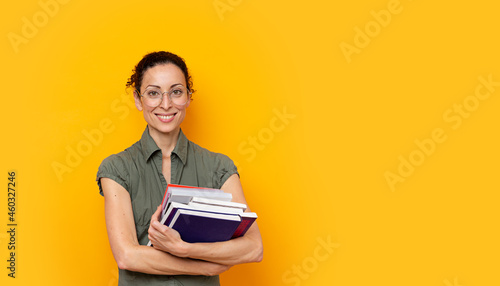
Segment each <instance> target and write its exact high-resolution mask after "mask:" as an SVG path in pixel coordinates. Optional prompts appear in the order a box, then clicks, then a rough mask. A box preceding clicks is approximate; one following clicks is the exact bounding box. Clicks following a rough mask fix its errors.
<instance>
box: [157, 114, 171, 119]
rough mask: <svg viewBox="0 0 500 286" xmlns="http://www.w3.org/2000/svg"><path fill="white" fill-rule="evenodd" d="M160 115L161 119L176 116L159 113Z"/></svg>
mask: <svg viewBox="0 0 500 286" xmlns="http://www.w3.org/2000/svg"><path fill="white" fill-rule="evenodd" d="M158 117H160V119H164V120H167V119H170V118H172V117H174V115H173V114H172V115H158Z"/></svg>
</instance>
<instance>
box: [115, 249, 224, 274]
mask: <svg viewBox="0 0 500 286" xmlns="http://www.w3.org/2000/svg"><path fill="white" fill-rule="evenodd" d="M116 258H117V259H116V260H117V263H118V267H119V268H121V269H126V270H130V271H135V272H142V273H147V274H157V275H182V274H184V275H205V276H212V275H217V274H220V273H222V272H224V271H225V270H227V269H228V267H227V266H225V265H220V264H217V263H212V262H207V261H200V260H194V259H190V258H180V257H177V256H174V255H171V254H169V253H165V252H163V251H159V250H157V249H154V248H153V247H149V246H144V245H135V246H130V247H128V249H127V250H125V251H123V253H122V254H121V255H120V257H116Z"/></svg>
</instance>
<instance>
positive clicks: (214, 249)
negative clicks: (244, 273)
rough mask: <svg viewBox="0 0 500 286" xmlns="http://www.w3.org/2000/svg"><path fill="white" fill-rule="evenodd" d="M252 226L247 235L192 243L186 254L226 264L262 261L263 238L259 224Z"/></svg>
mask: <svg viewBox="0 0 500 286" xmlns="http://www.w3.org/2000/svg"><path fill="white" fill-rule="evenodd" d="M254 227H255V229H252V228H254ZM252 228H251V229H250V230H252V231H250V230H249V231H248V233H247V234H246V235H245V236H243V237H239V238H235V239H231V240H228V241H223V242H214V243H191V244H189V245H188V247H187V249H186V256H187V257H190V258H194V259H201V260H206V261H211V262H214V263H219V264H224V265H236V264H242V263H250V262H260V261H261V260H262V257H263V247H262V240H261V238H260V233H258V230H257V226H256V225H255V226H252Z"/></svg>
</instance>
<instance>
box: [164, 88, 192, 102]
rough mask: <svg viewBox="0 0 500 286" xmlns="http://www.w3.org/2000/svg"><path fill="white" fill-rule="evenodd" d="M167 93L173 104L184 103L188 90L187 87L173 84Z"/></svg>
mask: <svg viewBox="0 0 500 286" xmlns="http://www.w3.org/2000/svg"><path fill="white" fill-rule="evenodd" d="M168 94H169V95H170V100H172V103H173V104H175V105H184V104H186V103H187V102H188V100H189V92H188V90H187V88H185V87H184V86H182V85H177V86H174V87H173V88H172V89H171V90H170V91H169V92H168Z"/></svg>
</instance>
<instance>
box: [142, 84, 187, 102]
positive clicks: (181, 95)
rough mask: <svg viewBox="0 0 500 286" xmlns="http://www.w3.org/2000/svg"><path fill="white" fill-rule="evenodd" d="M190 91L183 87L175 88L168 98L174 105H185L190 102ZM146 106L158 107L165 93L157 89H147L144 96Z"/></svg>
mask: <svg viewBox="0 0 500 286" xmlns="http://www.w3.org/2000/svg"><path fill="white" fill-rule="evenodd" d="M189 95H190V94H189V91H188V90H187V88H186V87H184V86H182V85H177V86H174V87H173V88H172V89H171V90H170V91H169V92H168V96H169V98H170V101H171V102H172V104H174V105H180V106H182V105H185V104H186V103H187V102H188V101H189ZM142 96H143V99H144V104H146V105H147V106H149V107H157V106H158V105H160V103H161V101H162V100H163V92H162V91H161V89H159V88H156V87H151V88H147V89H146V90H145V91H144V93H143V94H142Z"/></svg>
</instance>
